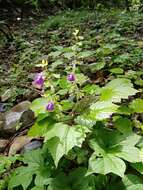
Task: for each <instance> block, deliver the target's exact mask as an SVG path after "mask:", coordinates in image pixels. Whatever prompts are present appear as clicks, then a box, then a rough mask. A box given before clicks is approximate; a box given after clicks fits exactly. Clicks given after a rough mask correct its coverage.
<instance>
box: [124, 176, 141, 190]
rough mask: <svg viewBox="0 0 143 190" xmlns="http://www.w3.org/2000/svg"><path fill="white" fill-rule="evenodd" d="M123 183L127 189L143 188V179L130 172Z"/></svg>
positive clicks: (136, 189) (138, 189) (139, 189)
mask: <svg viewBox="0 0 143 190" xmlns="http://www.w3.org/2000/svg"><path fill="white" fill-rule="evenodd" d="M122 181H123V184H124V186H125V189H126V190H142V189H143V180H142V179H141V178H139V177H138V176H135V175H132V174H128V175H126V176H125V177H124V178H123V180H122Z"/></svg>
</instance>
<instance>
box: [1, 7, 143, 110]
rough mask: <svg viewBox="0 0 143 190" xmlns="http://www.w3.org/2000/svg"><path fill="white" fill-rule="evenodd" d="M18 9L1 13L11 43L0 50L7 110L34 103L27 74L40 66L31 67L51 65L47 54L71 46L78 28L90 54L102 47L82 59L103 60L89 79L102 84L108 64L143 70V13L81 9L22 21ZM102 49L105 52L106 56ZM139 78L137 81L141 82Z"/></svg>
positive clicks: (35, 15)
mask: <svg viewBox="0 0 143 190" xmlns="http://www.w3.org/2000/svg"><path fill="white" fill-rule="evenodd" d="M18 11H19V10H18ZM18 11H17V12H14V14H12V15H10V13H9V12H6V11H5V12H3V14H1V15H2V16H1V20H5V22H6V23H8V26H9V27H10V32H11V34H12V36H13V38H14V40H13V41H12V42H10V43H8V44H6V46H3V47H1V48H0V65H1V66H0V76H1V77H0V83H1V95H2V101H3V103H4V104H5V106H6V109H8V107H9V106H10V107H11V106H12V105H13V104H16V103H17V102H20V101H22V100H26V99H29V100H32V99H33V98H35V97H37V96H38V94H37V92H34V91H33V88H32V86H31V81H32V75H31V73H35V72H38V71H41V70H42V68H41V67H37V66H36V67H35V65H36V64H38V63H39V62H40V61H41V60H42V59H43V58H44V59H48V60H49V62H51V61H53V60H54V59H53V58H52V59H51V58H49V57H47V56H48V54H49V53H50V52H52V51H55V50H53V47H54V46H57V45H60V46H64V47H65V46H69V45H71V44H72V32H73V31H74V30H75V29H76V28H78V29H79V30H80V33H81V35H82V36H84V50H93V51H94V50H95V49H97V48H99V47H101V49H100V50H101V52H99V55H100V54H101V56H100V58H99V55H97V56H96V57H90V56H89V57H88V58H85V61H86V64H87V63H88V64H92V63H94V62H97V61H101V60H104V61H105V62H106V63H105V65H104V64H103V65H104V66H103V65H102V66H100V67H101V68H100V69H97V70H96V69H95V72H93V71H92V72H89V75H90V76H91V78H95V79H96V80H99V81H100V80H101V79H100V78H104V77H107V75H108V74H109V73H110V72H109V73H108V72H106V74H105V76H104V74H103V73H105V70H106V68H108V62H110V65H111V68H112V67H113V68H114V67H116V66H117V67H121V68H123V69H124V70H130V69H133V70H134V71H136V66H137V65H138V66H137V67H138V69H139V70H140V69H141V68H142V58H143V52H142V48H143V42H142V40H143V36H142V34H143V32H142V31H143V27H142V26H143V23H142V20H143V19H142V18H143V15H142V14H141V13H137V12H133V13H126V12H124V11H120V10H118V11H117V10H116V11H112V10H110V12H109V11H106V10H103V11H99V12H96V11H95V12H91V11H86V10H82V11H69V12H68V11H67V12H64V13H61V14H58V15H57V16H50V17H49V16H48V15H47V14H45V13H39V14H38V13H37V14H35V13H34V14H33V13H32V14H31V13H30V12H28V13H27V14H24V15H23V18H22V20H21V19H20V17H19V15H20V11H19V12H18ZM110 44H111V45H110ZM112 44H113V46H112ZM115 44H116V45H117V47H115ZM106 46H107V47H106ZM106 49H108V50H109V53H108V52H107V53H106V52H104V50H105V51H106ZM102 51H103V52H102ZM114 62H115V63H114ZM113 63H114V64H113ZM115 64H116V65H115ZM104 67H105V70H104ZM85 68H86V65H85ZM84 70H85V72H87V71H86V69H84ZM95 75H96V77H95ZM25 76H26V77H25ZM140 77H141V76H139V80H142V79H141V78H140ZM98 78H99V79H98ZM107 78H108V77H107ZM141 83H142V82H141ZM33 94H34V95H33Z"/></svg>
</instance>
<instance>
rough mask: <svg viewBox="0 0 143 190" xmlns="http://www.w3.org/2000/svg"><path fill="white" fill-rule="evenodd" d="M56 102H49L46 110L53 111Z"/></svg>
mask: <svg viewBox="0 0 143 190" xmlns="http://www.w3.org/2000/svg"><path fill="white" fill-rule="evenodd" d="M54 107H55V106H54V103H53V102H49V103H48V104H47V106H46V110H47V111H53V110H54Z"/></svg>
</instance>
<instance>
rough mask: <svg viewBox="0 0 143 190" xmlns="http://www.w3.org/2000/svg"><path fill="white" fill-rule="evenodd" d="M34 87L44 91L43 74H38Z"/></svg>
mask: <svg viewBox="0 0 143 190" xmlns="http://www.w3.org/2000/svg"><path fill="white" fill-rule="evenodd" d="M32 84H33V86H34V87H35V88H37V89H42V88H43V85H44V76H43V74H42V73H38V74H37V75H36V76H35V79H34V81H33V83H32Z"/></svg>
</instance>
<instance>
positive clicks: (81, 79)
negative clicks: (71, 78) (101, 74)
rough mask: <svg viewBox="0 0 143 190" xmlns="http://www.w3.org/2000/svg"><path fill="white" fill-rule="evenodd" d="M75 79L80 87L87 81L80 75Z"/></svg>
mask: <svg viewBox="0 0 143 190" xmlns="http://www.w3.org/2000/svg"><path fill="white" fill-rule="evenodd" d="M75 77H76V82H77V83H78V84H79V85H82V84H83V83H84V82H85V81H86V80H87V77H86V76H85V75H84V74H82V73H80V74H76V75H75Z"/></svg>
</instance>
